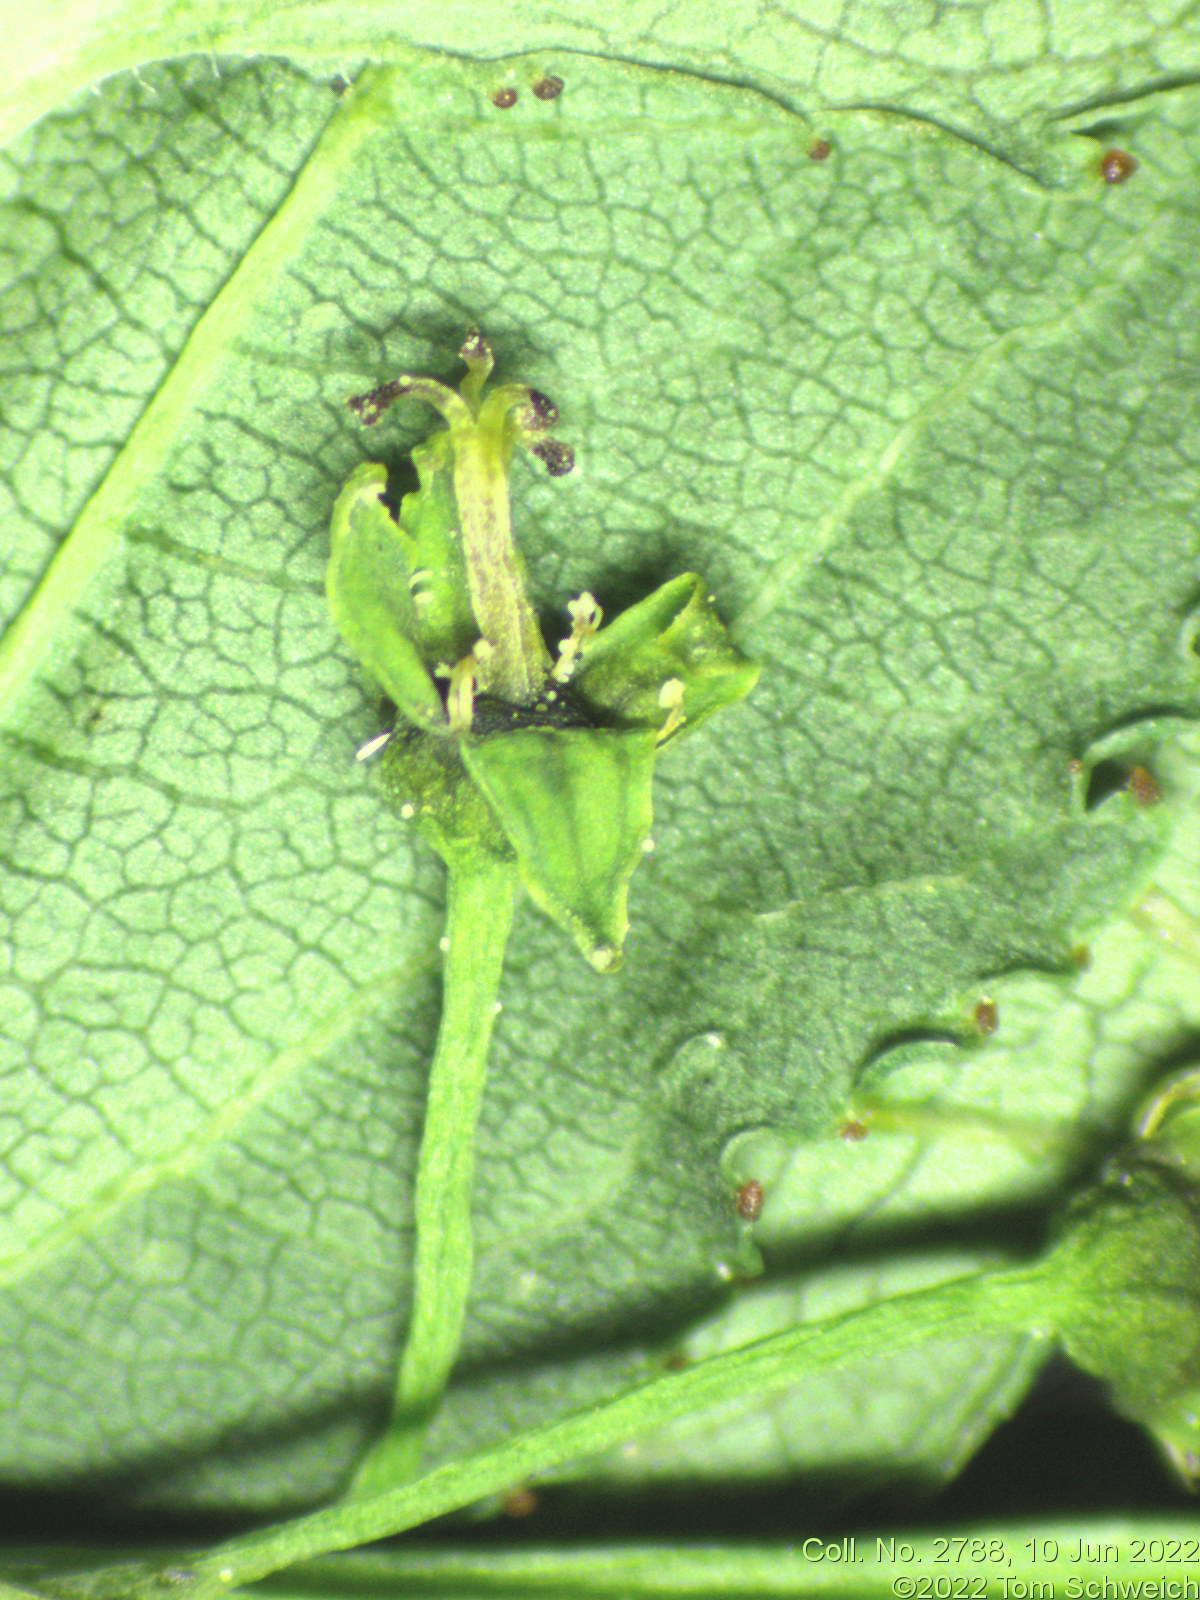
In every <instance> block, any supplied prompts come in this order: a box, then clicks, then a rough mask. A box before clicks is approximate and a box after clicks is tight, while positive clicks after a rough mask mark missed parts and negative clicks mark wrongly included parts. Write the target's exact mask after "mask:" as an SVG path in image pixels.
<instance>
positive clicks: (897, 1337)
mask: <svg viewBox="0 0 1200 1600" xmlns="http://www.w3.org/2000/svg"><path fill="white" fill-rule="evenodd" d="M1062 1293H1063V1285H1062V1284H1061V1283H1060V1281H1059V1263H1058V1262H1057V1260H1056V1257H1055V1254H1054V1253H1053V1252H1052V1253H1051V1255H1050V1256H1048V1257H1047V1258H1045V1259H1044V1260H1043V1261H1042V1262H1039V1263H1036V1264H1035V1265H1034V1266H1032V1267H1027V1268H1020V1269H1015V1270H1010V1271H1004V1272H981V1273H976V1274H974V1275H972V1276H970V1277H965V1278H956V1279H954V1280H952V1281H951V1282H949V1283H940V1284H935V1285H933V1286H932V1287H931V1288H928V1289H920V1290H917V1291H915V1292H914V1293H912V1294H905V1295H897V1296H896V1297H895V1298H893V1299H890V1300H883V1301H879V1302H877V1303H876V1304H874V1305H870V1306H866V1307H864V1308H863V1309H862V1310H860V1311H851V1312H848V1313H846V1314H845V1315H843V1316H839V1317H830V1318H828V1319H826V1320H824V1321H821V1322H811V1323H805V1324H802V1325H801V1326H800V1327H798V1328H792V1329H789V1331H788V1332H786V1333H780V1334H773V1335H772V1336H770V1337H769V1338H766V1339H759V1340H756V1341H755V1342H754V1343H753V1344H748V1345H743V1346H742V1347H741V1348H739V1349H736V1350H728V1351H725V1352H723V1353H722V1354H720V1355H717V1356H712V1357H710V1358H709V1359H708V1360H707V1361H701V1362H698V1363H697V1364H696V1365H695V1366H694V1367H690V1368H688V1369H686V1370H685V1371H683V1372H677V1373H670V1374H668V1375H666V1376H664V1377H659V1378H656V1379H653V1380H651V1381H650V1382H648V1383H645V1384H642V1385H641V1386H639V1387H638V1388H636V1389H633V1390H630V1391H629V1392H628V1393H626V1394H623V1395H621V1396H619V1397H618V1398H617V1399H616V1400H611V1401H608V1402H607V1403H605V1404H602V1405H597V1406H590V1407H588V1408H587V1409H586V1410H583V1411H577V1412H574V1413H573V1414H571V1415H569V1416H566V1417H563V1418H561V1419H560V1420H559V1421H557V1422H552V1423H549V1424H548V1425H547V1426H545V1427H542V1428H535V1429H533V1430H531V1431H530V1432H529V1433H525V1434H519V1435H517V1436H516V1437H515V1438H513V1439H509V1440H508V1441H506V1442H505V1443H504V1444H500V1445H497V1446H495V1447H494V1448H492V1449H490V1450H483V1451H479V1452H477V1453H476V1454H475V1455H472V1456H467V1457H465V1458H464V1459H463V1460H460V1461H452V1462H449V1463H447V1464H446V1465H445V1466H442V1467H437V1468H435V1469H434V1470H433V1471H432V1472H428V1473H426V1474H424V1476H422V1477H420V1478H418V1479H416V1480H415V1481H414V1482H412V1483H405V1484H401V1485H399V1486H398V1487H393V1488H390V1489H388V1490H387V1491H386V1492H384V1493H381V1494H378V1495H375V1496H373V1497H372V1498H370V1499H366V1498H364V1497H362V1496H356V1497H355V1498H354V1499H352V1500H350V1501H348V1502H347V1501H343V1502H341V1503H340V1504H339V1505H335V1506H331V1507H330V1508H329V1509H328V1510H325V1511H318V1512H316V1513H314V1514H313V1515H311V1516H307V1517H300V1518H298V1519H296V1520H295V1521H293V1522H284V1523H279V1524H277V1525H276V1526H275V1527H273V1528H265V1529H263V1530H261V1531H260V1532H257V1533H252V1534H249V1535H247V1536H245V1537H244V1538H239V1539H233V1540H230V1541H229V1543H227V1544H225V1545H220V1546H218V1547H217V1548H216V1549H215V1550H213V1551H210V1552H209V1553H208V1554H207V1555H204V1556H201V1557H200V1558H199V1560H197V1561H195V1562H193V1563H192V1564H191V1571H192V1575H193V1585H192V1586H191V1587H190V1588H189V1589H188V1590H187V1591H186V1600H215V1597H216V1596H218V1595H220V1594H222V1593H224V1592H225V1591H226V1590H228V1589H230V1588H232V1587H233V1586H234V1585H240V1584H245V1583H249V1582H253V1580H254V1579H256V1578H261V1577H265V1576H266V1575H267V1574H268V1573H270V1572H277V1571H279V1570H280V1568H282V1567H286V1566H290V1565H292V1564H293V1563H294V1562H297V1561H303V1560H306V1559H308V1558H310V1557H312V1556H317V1555H324V1554H325V1553H327V1552H328V1551H332V1550H346V1549H350V1548H351V1547H352V1546H354V1545H358V1544H363V1543H366V1542H367V1541H368V1540H371V1539H381V1538H384V1537H386V1536H388V1535H389V1534H394V1533H401V1532H403V1531H404V1530H405V1529H406V1528H412V1527H416V1526H417V1525H419V1524H420V1523H422V1522H426V1521H428V1520H429V1519H430V1518H431V1517H435V1516H440V1515H442V1514H443V1513H445V1512H447V1511H452V1510H454V1509H456V1508H457V1507H459V1506H463V1505H469V1504H470V1503H471V1502H472V1501H474V1500H477V1499H479V1498H480V1497H481V1496H483V1495H487V1494H494V1493H497V1492H498V1491H501V1490H504V1489H507V1488H509V1487H511V1486H512V1485H513V1484H516V1483H520V1482H523V1481H524V1480H526V1479H527V1478H529V1477H531V1476H533V1475H535V1474H538V1473H545V1472H548V1471H550V1470H551V1469H552V1468H554V1467H557V1466H561V1465H562V1464H563V1463H565V1462H568V1461H572V1460H577V1459H578V1458H579V1457H581V1456H585V1455H591V1454H595V1453H596V1452H598V1451H602V1450H609V1449H612V1448H613V1447H614V1446H616V1445H619V1444H622V1443H624V1442H625V1441H627V1440H628V1439H630V1438H631V1437H633V1436H635V1435H637V1434H639V1433H645V1432H647V1431H649V1430H651V1429H654V1428H660V1427H663V1426H665V1425H666V1424H667V1423H670V1422H673V1421H675V1420H677V1419H678V1418H681V1417H686V1416H690V1415H692V1414H693V1413H696V1412H702V1411H705V1410H707V1409H708V1408H710V1407H712V1406H715V1405H720V1404H729V1403H739V1404H741V1403H748V1402H751V1401H754V1400H756V1399H760V1398H761V1397H763V1396H764V1395H768V1394H772V1393H775V1392H777V1391H778V1390H780V1389H785V1388H788V1387H790V1386H791V1385H792V1384H795V1383H797V1382H799V1381H801V1380H802V1379H805V1378H808V1377H811V1376H813V1375H815V1374H818V1373H822V1372H827V1371H829V1370H830V1369H831V1368H835V1367H838V1366H842V1365H844V1364H846V1363H848V1362H853V1361H856V1360H861V1359H864V1358H869V1357H872V1356H879V1355H884V1354H888V1355H894V1354H896V1353H897V1352H898V1351H900V1350H906V1349H912V1348H913V1347H914V1346H917V1345H921V1344H925V1343H928V1342H931V1341H940V1340H952V1339H977V1338H979V1337H980V1336H981V1335H989V1334H990V1335H994V1336H1004V1335H1006V1334H1007V1335H1019V1334H1022V1333H1024V1334H1031V1335H1032V1336H1034V1337H1040V1338H1049V1337H1050V1336H1051V1335H1052V1333H1053V1331H1054V1327H1055V1324H1056V1321H1057V1311H1058V1309H1059V1307H1058V1301H1059V1299H1060V1298H1061V1296H1062ZM151 1587H152V1585H148V1584H146V1583H145V1582H143V1583H141V1584H136V1585H135V1586H134V1587H133V1588H132V1589H131V1588H126V1589H125V1590H124V1591H122V1592H123V1593H130V1592H144V1593H147V1594H149V1593H150V1592H151ZM104 1592H105V1593H108V1592H111V1591H109V1590H105V1591H104Z"/></svg>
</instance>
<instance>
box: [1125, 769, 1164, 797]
mask: <svg viewBox="0 0 1200 1600" xmlns="http://www.w3.org/2000/svg"><path fill="white" fill-rule="evenodd" d="M1125 787H1126V789H1128V790H1129V797H1130V799H1131V800H1132V801H1133V802H1134V804H1135V805H1139V806H1156V805H1157V804H1158V802H1159V801H1160V800H1161V799H1162V790H1161V789H1160V788H1159V787H1158V784H1157V783H1155V781H1154V775H1153V773H1150V772H1147V770H1146V768H1145V767H1134V768H1133V770H1132V771H1131V772H1130V774H1129V776H1128V778H1126V780H1125Z"/></svg>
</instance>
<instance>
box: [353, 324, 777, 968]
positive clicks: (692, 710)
mask: <svg viewBox="0 0 1200 1600" xmlns="http://www.w3.org/2000/svg"><path fill="white" fill-rule="evenodd" d="M462 358H463V360H464V362H465V363H466V366H467V376H466V378H465V379H464V380H463V382H462V384H461V385H460V387H459V389H458V390H454V389H450V388H448V387H447V386H446V385H445V384H442V383H438V382H437V381H435V380H434V379H432V378H417V377H408V376H402V377H399V378H395V379H393V380H392V381H391V382H389V383H385V384H383V385H381V386H380V387H379V388H378V389H375V390H372V391H371V393H369V394H365V395H360V396H358V397H357V398H355V399H353V400H351V402H350V405H351V407H352V408H353V409H354V410H355V411H357V412H358V414H359V416H360V417H361V418H362V420H363V422H364V423H366V424H368V425H371V424H374V423H375V422H377V421H378V420H379V418H380V417H381V416H383V414H384V413H385V412H386V411H387V409H388V408H389V407H390V406H391V405H392V404H393V403H394V402H395V401H396V400H398V399H400V398H401V397H403V396H412V397H414V398H416V399H420V400H424V401H425V402H426V403H427V404H429V405H432V406H433V407H435V408H436V409H437V410H438V411H440V412H441V413H442V416H443V417H444V418H445V421H446V427H445V428H444V429H442V430H440V431H439V432H437V433H435V434H434V435H433V436H432V438H430V439H429V440H427V441H426V443H424V444H423V445H420V446H419V447H418V448H417V449H415V450H414V451H413V461H414V464H415V466H416V469H417V474H418V479H419V484H420V487H419V488H418V489H417V491H416V492H415V493H413V494H409V495H406V496H405V497H404V499H403V501H402V503H401V506H400V511H399V515H398V517H393V515H392V513H391V511H390V510H389V509H388V507H387V504H386V503H385V499H384V494H385V489H386V483H387V472H386V469H385V468H384V467H382V466H379V465H377V464H373V463H369V464H366V465H363V466H361V467H359V468H358V469H357V470H356V471H355V472H354V473H352V474H351V476H350V478H349V480H348V481H347V483H346V485H345V487H344V488H343V490H342V492H341V494H340V495H339V496H338V500H337V504H336V506H335V508H334V514H333V540H332V550H331V555H330V563H329V574H328V595H329V604H330V609H331V611H332V614H333V618H334V621H335V623H336V624H337V627H338V628H339V630H340V631H341V633H342V636H343V638H344V639H345V640H346V642H347V643H348V644H349V646H350V647H351V649H352V650H353V651H354V653H355V655H356V656H357V657H358V659H359V660H360V661H361V662H362V664H363V666H364V667H365V668H366V669H367V670H368V671H369V672H370V673H371V674H372V675H373V676H374V677H375V678H377V679H378V681H379V682H380V683H381V684H382V685H383V688H384V689H385V690H386V692H387V694H388V695H389V696H390V698H391V699H392V700H393V701H394V702H395V705H396V707H397V710H398V713H399V721H398V723H397V727H396V729H395V730H394V732H393V734H392V736H391V738H390V739H389V740H388V741H387V745H386V754H385V757H384V781H385V785H386V788H387V790H388V792H389V794H390V796H391V797H392V799H393V800H394V802H395V803H396V804H397V805H398V806H399V807H400V809H401V811H402V812H403V813H405V814H407V815H413V816H415V817H416V818H417V820H418V823H419V825H420V827H421V828H422V831H423V832H424V834H425V836H426V837H427V838H428V839H429V841H430V842H431V843H432V844H433V846H434V847H435V848H436V849H437V850H438V851H439V852H440V853H441V854H442V855H443V856H444V857H445V858H446V859H447V860H448V861H452V860H453V861H458V862H460V863H461V862H463V861H466V860H469V859H470V858H471V857H472V856H473V855H474V854H475V853H477V852H479V851H484V852H486V853H487V854H489V855H490V856H492V857H498V858H500V859H502V860H512V861H515V864H516V867H517V870H518V871H519V873H520V877H521V881H522V883H523V884H524V886H525V888H526V889H527V891H528V892H529V894H530V895H531V896H532V898H533V899H534V900H535V901H536V902H537V904H538V905H540V906H541V907H542V909H543V910H545V911H546V912H547V913H548V914H549V915H550V916H551V917H553V918H554V920H555V921H556V922H558V923H559V924H560V925H561V926H562V927H564V928H565V929H567V931H568V932H570V933H571V935H572V936H573V937H574V939H575V940H576V942H577V943H578V945H579V947H580V949H581V950H582V951H583V953H584V955H585V956H586V957H587V959H588V960H589V961H590V962H591V963H592V965H593V966H594V967H596V968H597V969H598V970H599V971H610V970H612V969H613V968H614V967H616V966H617V965H618V964H619V962H620V958H621V948H622V944H623V942H624V938H625V933H626V929H627V927H628V915H627V911H626V899H627V890H628V885H629V880H630V877H631V876H632V873H633V870H634V867H635V866H636V865H637V862H638V861H639V859H640V858H641V855H642V853H643V850H644V848H645V846H646V841H647V839H648V838H649V834H650V818H651V804H650V787H651V778H652V774H653V766H654V760H655V756H656V753H657V751H658V749H659V748H660V747H661V746H662V745H663V744H664V743H665V742H666V741H667V740H669V739H674V738H676V737H678V736H679V735H680V734H683V733H686V732H688V731H690V730H691V729H692V728H694V727H696V726H698V724H699V723H700V722H701V721H703V720H704V718H705V717H707V716H709V715H711V713H712V712H713V711H715V710H717V709H719V708H720V707H721V706H723V705H731V704H733V703H734V702H736V701H737V700H740V699H741V698H742V697H743V696H744V695H746V694H747V693H749V691H750V689H751V688H752V686H753V684H754V682H755V679H756V678H757V676H758V668H757V667H756V666H755V665H754V664H752V663H751V662H749V661H747V660H745V658H744V657H742V656H741V655H740V654H739V653H738V652H737V651H736V650H735V649H734V648H733V646H732V644H731V643H730V641H729V638H728V635H727V634H726V631H725V629H724V627H723V625H722V624H721V622H720V620H719V618H718V617H717V615H716V612H715V611H714V609H713V605H712V600H711V597H710V596H709V595H708V594H707V591H706V588H705V585H704V584H703V583H702V582H701V580H700V579H699V578H697V577H696V576H695V575H694V574H691V573H687V574H684V575H683V576H681V577H678V578H674V579H672V580H671V581H670V582H668V583H666V584H664V585H663V586H662V587H661V588H660V589H658V590H656V591H655V592H654V593H653V594H651V595H649V596H648V597H647V598H646V599H645V600H643V601H641V602H640V603H639V604H637V605H635V606H633V607H631V608H630V609H629V610H627V611H625V612H624V613H622V615H621V616H619V617H618V618H617V619H616V620H615V621H614V622H612V623H610V624H609V626H607V627H602V626H601V622H602V617H601V613H600V608H599V606H598V605H597V604H596V601H595V600H594V598H593V597H592V596H591V595H590V594H587V593H585V594H582V595H580V596H579V597H578V599H576V600H573V601H572V602H570V604H569V607H568V610H569V614H570V616H571V619H572V628H571V632H570V634H569V636H568V637H567V638H566V639H565V640H564V641H563V642H562V644H561V645H560V646H559V651H558V657H557V660H552V658H551V655H550V652H549V651H548V650H547V648H546V645H545V642H544V641H543V639H542V635H541V631H540V629H539V627H538V623H537V615H536V612H535V611H534V608H533V606H532V604H531V602H530V599H529V596H528V593H527V590H526V581H525V571H524V566H523V564H522V562H521V558H520V556H519V554H518V552H517V549H516V546H515V544H514V542H513V536H512V525H511V519H510V515H509V494H508V470H509V463H510V461H511V458H512V453H513V450H514V448H515V447H516V446H517V445H521V446H523V447H524V448H526V449H529V450H531V451H532V452H533V453H534V454H535V455H537V456H538V457H540V459H541V460H542V461H543V462H544V463H545V465H546V466H547V468H548V470H549V471H550V472H551V473H552V474H553V475H554V476H560V475H562V474H563V473H566V472H569V471H570V470H571V467H572V465H573V456H572V453H571V451H570V450H569V449H568V448H567V447H566V446H564V445H562V444H560V443H559V442H558V441H557V440H555V439H554V438H552V437H551V436H550V433H549V429H550V428H551V427H552V426H553V425H554V423H555V422H556V421H557V416H558V413H557V411H556V409H555V407H554V405H553V404H552V402H551V401H550V400H548V399H547V398H546V396H545V395H543V394H540V393H539V392H538V391H537V390H534V389H529V388H527V387H526V386H524V385H522V384H502V385H498V386H496V387H494V388H492V389H491V390H490V391H486V383H487V379H488V377H489V375H490V373H491V370H492V355H491V351H490V350H489V349H488V346H487V345H486V343H485V342H484V341H483V339H482V338H481V337H480V336H479V335H478V334H472V335H471V336H470V337H469V338H468V339H467V342H466V344H465V345H464V346H463V350H462ZM377 747H378V746H377V745H376V744H375V743H374V741H373V742H372V746H369V747H368V749H373V748H377Z"/></svg>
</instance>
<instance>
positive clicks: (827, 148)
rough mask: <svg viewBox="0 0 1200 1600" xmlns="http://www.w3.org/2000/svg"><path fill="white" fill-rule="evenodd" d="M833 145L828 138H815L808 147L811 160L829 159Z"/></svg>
mask: <svg viewBox="0 0 1200 1600" xmlns="http://www.w3.org/2000/svg"><path fill="white" fill-rule="evenodd" d="M832 150H833V146H832V145H831V144H830V142H829V140H828V139H814V140H813V142H812V143H811V144H810V145H809V147H808V159H809V160H810V161H828V160H829V156H830V153H831V152H832Z"/></svg>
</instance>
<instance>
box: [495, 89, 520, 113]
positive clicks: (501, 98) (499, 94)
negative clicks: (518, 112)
mask: <svg viewBox="0 0 1200 1600" xmlns="http://www.w3.org/2000/svg"><path fill="white" fill-rule="evenodd" d="M516 103H517V91H516V90H515V89H497V90H496V91H495V93H494V94H493V95H492V104H493V105H494V106H495V108H496V110H497V111H510V110H511V109H512V107H513V106H515V105H516Z"/></svg>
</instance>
